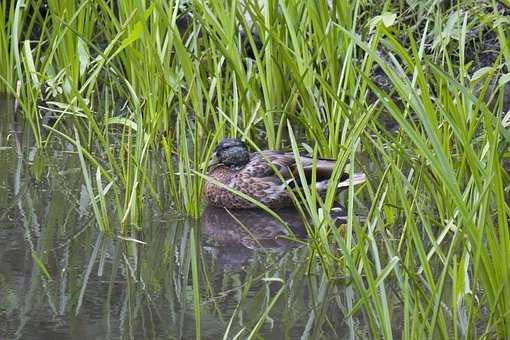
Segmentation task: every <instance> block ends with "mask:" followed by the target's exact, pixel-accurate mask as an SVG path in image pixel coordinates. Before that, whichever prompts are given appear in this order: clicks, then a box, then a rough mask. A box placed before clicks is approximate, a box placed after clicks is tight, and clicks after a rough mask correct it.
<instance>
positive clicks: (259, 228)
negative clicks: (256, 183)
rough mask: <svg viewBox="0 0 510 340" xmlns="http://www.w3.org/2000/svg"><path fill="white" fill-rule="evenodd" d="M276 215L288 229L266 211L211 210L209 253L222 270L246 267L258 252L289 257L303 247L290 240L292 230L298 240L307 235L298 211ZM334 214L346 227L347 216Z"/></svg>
mask: <svg viewBox="0 0 510 340" xmlns="http://www.w3.org/2000/svg"><path fill="white" fill-rule="evenodd" d="M275 212H276V213H277V214H278V215H279V216H280V218H281V219H282V220H283V221H284V222H285V223H286V224H287V227H286V226H284V225H282V223H281V222H279V221H278V220H277V219H276V218H274V217H273V216H271V215H270V214H268V213H266V212H265V211H262V210H256V209H245V210H227V209H225V208H216V207H212V206H208V207H207V208H206V209H205V211H204V214H203V215H202V223H201V224H202V234H203V235H204V236H205V237H204V241H205V244H206V246H205V249H206V250H207V251H208V252H210V253H211V254H214V256H215V257H216V258H217V261H218V263H219V264H220V265H221V266H226V267H239V266H241V265H243V264H245V263H246V262H247V261H248V260H249V259H250V258H251V257H252V256H254V254H255V252H256V251H258V250H265V251H269V252H271V253H273V254H283V253H285V252H286V251H287V250H289V249H291V248H293V247H296V246H297V245H299V243H298V242H295V241H292V240H289V238H291V237H292V235H291V232H289V229H290V230H291V231H292V233H293V234H294V235H293V237H294V238H302V239H303V238H305V237H306V235H307V234H306V229H305V223H304V221H303V219H302V218H301V215H300V214H299V213H298V212H297V211H296V210H295V209H292V208H286V209H280V210H276V211H275ZM331 214H332V217H333V219H334V220H335V222H336V223H337V224H342V223H345V221H346V217H345V212H344V211H343V210H342V209H341V208H335V209H334V210H333V211H332V213H331ZM240 224H242V225H240Z"/></svg>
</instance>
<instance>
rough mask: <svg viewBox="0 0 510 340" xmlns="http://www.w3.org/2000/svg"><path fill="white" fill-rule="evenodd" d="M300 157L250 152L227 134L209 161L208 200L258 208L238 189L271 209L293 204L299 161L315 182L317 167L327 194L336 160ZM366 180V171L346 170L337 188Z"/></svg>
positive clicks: (320, 187) (321, 190)
mask: <svg viewBox="0 0 510 340" xmlns="http://www.w3.org/2000/svg"><path fill="white" fill-rule="evenodd" d="M298 157H299V158H300V162H297V161H296V158H295V155H294V153H292V152H284V151H277V150H263V151H258V152H250V151H249V149H248V146H247V145H246V143H244V142H243V141H242V140H241V139H238V138H224V139H223V140H222V141H221V142H220V143H219V144H218V146H217V147H216V149H215V150H214V151H213V154H212V157H211V161H210V162H209V164H208V179H207V181H206V182H205V185H204V197H205V201H206V202H207V204H208V205H211V206H214V207H221V208H227V209H253V208H257V205H256V204H255V203H253V202H251V201H249V200H246V199H245V198H243V197H242V196H241V195H238V194H237V193H236V192H234V191H239V192H241V193H243V194H245V195H247V196H249V197H251V198H253V199H254V200H256V201H258V202H260V203H262V204H264V205H265V206H266V207H268V208H271V209H279V208H286V207H292V206H293V200H292V198H291V195H289V192H288V188H290V189H291V190H296V188H297V187H299V185H300V183H299V182H300V181H299V177H300V176H299V173H298V164H299V163H301V164H302V166H303V171H304V173H305V177H306V179H307V182H309V183H311V182H312V181H311V178H312V173H313V169H314V168H315V176H316V181H315V182H316V189H317V193H318V195H319V196H322V197H324V195H325V194H326V191H327V188H328V183H329V180H330V178H331V176H332V175H333V171H334V168H335V163H336V162H335V160H332V159H323V158H320V159H315V161H314V159H313V158H312V157H309V156H303V155H299V156H298ZM275 170H276V171H275ZM365 181H366V176H365V174H364V173H355V174H354V176H353V178H349V175H348V174H347V173H343V174H342V175H341V178H340V181H339V183H338V188H340V189H342V188H347V187H348V186H349V184H350V183H352V184H353V185H358V184H361V183H364V182H365ZM218 184H220V185H218ZM226 187H228V188H230V189H233V191H231V190H228V189H226Z"/></svg>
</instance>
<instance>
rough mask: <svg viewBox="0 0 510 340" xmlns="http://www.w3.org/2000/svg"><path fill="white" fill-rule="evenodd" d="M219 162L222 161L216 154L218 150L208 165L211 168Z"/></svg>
mask: <svg viewBox="0 0 510 340" xmlns="http://www.w3.org/2000/svg"><path fill="white" fill-rule="evenodd" d="M219 163H220V161H219V159H218V156H217V155H216V152H215V153H213V154H212V157H211V160H210V161H209V163H208V164H207V166H208V167H209V168H211V167H213V166H215V165H217V164H219Z"/></svg>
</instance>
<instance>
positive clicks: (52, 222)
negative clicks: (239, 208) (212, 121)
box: [0, 100, 364, 340]
mask: <svg viewBox="0 0 510 340" xmlns="http://www.w3.org/2000/svg"><path fill="white" fill-rule="evenodd" d="M11 107H12V102H9V101H5V100H3V101H0V122H1V124H2V125H1V127H0V259H1V261H0V339H80V340H85V339H188V338H194V337H195V334H196V325H195V317H196V314H195V310H196V306H195V303H194V297H193V275H192V270H191V259H192V257H193V256H196V258H197V259H198V267H199V270H198V271H199V286H200V287H199V292H200V313H201V333H202V338H204V339H221V338H223V336H224V334H225V332H226V330H227V329H228V328H229V322H230V320H232V321H231V325H230V331H229V334H228V336H227V338H229V339H230V338H233V337H234V336H235V335H236V334H238V333H239V334H241V336H240V338H246V337H247V336H248V334H250V332H251V330H252V329H253V327H254V326H255V325H256V324H257V322H258V321H259V320H262V325H261V328H260V331H259V334H260V335H261V336H262V337H263V338H265V339H296V338H300V337H302V338H303V339H306V338H310V339H316V338H326V339H327V338H335V339H338V338H344V337H345V338H349V337H350V336H352V335H353V334H354V333H357V334H364V328H363V327H361V326H360V325H362V324H363V322H362V319H361V317H351V318H349V319H344V315H345V313H344V312H345V310H347V306H349V305H353V304H354V303H355V301H353V294H352V292H351V291H350V290H349V289H348V288H346V287H344V286H342V285H341V283H339V284H331V283H327V281H326V280H325V276H324V274H323V273H322V272H321V271H320V269H319V268H318V266H317V263H316V260H315V259H314V260H310V253H309V248H308V247H305V246H303V245H302V244H301V243H300V242H298V241H296V240H299V239H302V238H303V237H304V235H305V234H306V233H305V230H304V227H303V224H302V221H301V219H300V218H299V216H298V215H297V214H296V213H295V212H292V211H286V212H283V213H282V217H283V218H284V219H285V220H286V221H287V223H288V224H289V225H291V226H292V228H291V230H292V231H290V230H288V229H286V228H284V227H283V226H282V225H280V224H279V223H277V222H275V221H274V220H273V219H271V218H269V217H268V216H267V215H265V214H261V213H256V212H241V213H236V216H235V218H233V217H232V216H231V215H229V214H228V213H226V212H225V211H223V210H219V209H211V208H209V209H207V210H206V212H205V213H204V217H203V218H202V219H201V220H200V221H194V220H189V219H184V218H182V217H179V216H177V215H176V214H174V213H172V212H168V211H159V209H157V208H153V207H151V206H150V205H148V206H146V207H145V209H144V212H143V213H144V225H143V228H142V229H141V231H140V232H139V233H137V234H136V235H131V236H132V238H128V239H120V238H118V237H116V236H115V235H114V236H113V237H110V236H106V235H102V234H100V233H99V232H98V231H97V227H96V225H95V219H94V218H93V215H92V211H91V208H90V206H89V204H88V203H89V198H88V197H87V195H86V190H85V189H84V186H83V180H82V174H81V170H80V165H79V162H78V159H77V157H76V154H75V153H73V152H72V147H71V146H70V145H67V144H65V143H64V142H62V143H61V144H59V143H56V145H55V146H52V147H50V148H49V149H48V150H47V151H46V152H45V153H44V154H43V153H41V152H40V151H38V150H36V149H35V148H32V147H30V145H33V141H32V140H31V139H30V135H29V133H28V132H26V131H29V129H28V128H23V126H21V124H19V123H17V122H16V120H15V119H14V118H13V117H14V114H13V112H12V108H11ZM237 221H239V222H241V223H242V224H243V225H244V227H243V226H240V224H239V223H238V222H237ZM245 227H246V228H247V229H248V230H249V231H247V230H246V229H245ZM192 240H193V241H194V242H195V243H196V244H197V247H196V252H195V253H194V254H193V247H192V246H191V241H192ZM138 241H142V242H143V243H141V242H138ZM274 299H276V303H275V304H274V305H273V306H272V308H271V309H270V311H269V314H268V315H267V317H264V316H263V312H264V311H265V310H266V309H268V308H269V306H270V305H271V303H272V301H273V300H274ZM354 330H356V331H354Z"/></svg>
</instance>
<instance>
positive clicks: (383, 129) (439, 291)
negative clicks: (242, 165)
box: [0, 0, 510, 339]
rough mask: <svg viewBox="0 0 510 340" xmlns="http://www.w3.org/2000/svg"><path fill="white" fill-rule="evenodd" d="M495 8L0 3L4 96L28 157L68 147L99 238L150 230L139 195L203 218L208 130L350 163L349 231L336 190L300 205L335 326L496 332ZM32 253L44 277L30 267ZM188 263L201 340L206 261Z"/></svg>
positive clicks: (505, 66) (507, 56)
mask: <svg viewBox="0 0 510 340" xmlns="http://www.w3.org/2000/svg"><path fill="white" fill-rule="evenodd" d="M508 7H509V4H508V1H496V0H492V1H489V0H487V1H475V0H467V1H461V0H458V1H440V0H427V1H414V0H408V1H403V0H401V1H382V0H358V1H340V0H337V1H332V5H331V6H330V5H328V2H327V1H298V0H285V1H273V0H270V1H267V4H266V5H265V6H264V7H260V5H259V3H258V2H256V1H251V0H245V1H235V0H233V1H218V0H209V1H199V0H193V1H190V2H189V3H188V4H181V5H180V6H179V2H178V1H163V0H156V1H144V0H128V1H106V0H97V1H72V0H67V1H57V0H47V1H43V0H34V1H16V2H15V1H11V2H7V3H6V2H2V4H1V5H0V8H2V11H3V13H5V15H4V16H2V17H0V60H1V61H2V62H1V63H0V89H1V90H4V91H6V92H8V93H10V94H11V95H13V96H15V97H16V99H17V102H18V103H19V106H20V108H21V110H20V114H21V115H22V116H23V117H24V118H25V120H26V121H27V122H28V123H29V124H30V127H31V129H32V131H33V136H34V144H35V145H36V146H37V147H38V148H39V152H41V153H44V151H45V150H46V149H47V148H49V147H50V145H52V144H53V143H58V142H62V143H71V144H72V145H73V146H74V149H75V150H76V153H77V157H78V159H79V167H80V169H81V172H82V174H83V177H84V181H83V182H84V184H85V188H86V190H87V193H88V195H89V196H90V197H93V198H94V199H92V200H91V208H92V209H93V213H94V217H95V221H96V223H97V226H98V228H99V229H100V230H101V231H102V232H104V233H106V234H116V235H121V236H123V237H124V236H128V235H134V234H136V233H138V232H141V231H143V232H145V233H146V232H148V231H147V230H145V223H144V214H145V212H144V207H146V205H145V206H144V202H146V201H147V200H151V201H153V202H155V203H156V204H157V205H158V206H159V207H160V208H161V209H164V210H170V209H171V210H175V211H176V212H178V213H179V214H181V215H188V216H191V217H194V218H198V217H199V216H200V215H201V213H202V210H203V203H202V200H201V194H202V193H201V191H202V188H203V184H204V180H206V178H207V177H206V173H207V162H208V159H209V157H210V155H211V154H212V150H213V148H214V147H215V145H216V144H217V142H218V141H219V140H220V139H221V138H222V137H223V136H238V137H241V138H244V139H245V140H247V141H248V142H249V144H250V145H251V147H252V148H253V149H263V148H266V147H267V148H275V149H287V150H292V151H294V152H295V153H298V152H302V151H305V152H308V153H310V154H312V155H314V156H315V157H328V158H335V159H337V160H338V161H337V170H338V173H339V172H340V170H341V169H344V168H348V169H349V171H351V172H354V171H359V170H361V171H364V172H366V173H367V174H368V177H369V180H368V183H367V184H366V185H364V186H361V187H360V188H356V192H354V188H353V187H352V186H351V187H350V188H349V190H347V193H346V194H345V195H344V196H345V203H346V206H347V207H348V223H347V224H346V226H345V228H344V229H345V230H341V229H338V228H337V226H335V224H334V223H333V221H332V219H331V218H330V211H331V208H332V206H333V205H334V200H335V198H336V196H337V194H338V193H337V192H335V185H334V183H333V184H332V185H331V186H330V189H329V191H328V195H327V197H326V199H325V200H324V201H323V202H321V201H317V199H316V192H314V189H313V186H311V187H305V188H303V190H302V192H300V193H298V194H297V195H296V203H297V205H298V209H299V210H300V211H302V212H303V214H304V215H307V216H309V217H310V219H309V223H308V225H307V231H308V234H309V238H308V240H307V244H308V248H307V251H308V268H315V265H316V263H319V265H320V268H321V270H322V271H323V277H324V281H325V282H328V284H331V283H332V282H336V281H337V280H338V279H339V277H342V278H344V277H345V279H344V280H343V281H344V283H345V282H347V283H348V284H349V293H348V294H347V295H348V296H349V299H348V303H347V305H348V308H347V311H346V315H347V323H348V324H349V325H352V324H353V319H352V318H353V316H359V315H361V316H362V317H363V320H364V321H365V322H366V324H367V327H368V331H369V333H370V334H371V335H372V336H373V337H381V338H385V339H391V338H393V337H396V338H399V337H403V338H408V339H411V338H444V339H450V338H478V337H485V338H494V337H500V338H504V337H505V336H508V335H509V334H510V313H509V311H510V281H509V278H510V264H509V262H508V261H507V258H509V257H510V231H509V228H508V218H509V216H508V215H509V214H510V209H509V208H510V207H509V204H508V201H509V194H508V190H509V185H510V178H509V176H508V173H507V171H506V170H505V164H507V162H508V158H509V152H508V146H509V142H510V134H509V133H508V125H509V124H510V123H509V122H510V111H509V112H505V110H507V111H508V107H507V106H508V101H509V100H508V98H510V91H509V88H510V66H509V65H510V14H509V13H510V10H509V8H508ZM259 40H260V43H259ZM346 165H348V167H346ZM162 176H163V179H162ZM337 177H339V176H337ZM338 180H339V178H335V179H334V182H335V181H338ZM163 198H164V199H163ZM167 199H169V200H170V201H171V203H169V202H168V200H167ZM360 212H366V215H367V216H366V220H365V219H364V221H363V222H362V223H360V222H358V220H357V219H356V218H355V214H358V213H360ZM191 229H194V228H191ZM196 237H197V236H196V234H194V233H193V234H192V236H190V247H189V249H190V251H191V253H192V254H196V253H197V252H199V247H198V243H197V242H198V239H197V238H196ZM98 240H99V239H98ZM98 242H99V241H98ZM129 244H130V246H129V247H126V252H127V253H128V254H129V255H133V254H135V253H136V251H137V250H136V249H137V248H136V244H134V243H129ZM98 247H99V246H98ZM129 255H128V256H129ZM133 256H134V255H133ZM34 259H36V262H37V263H38V264H40V265H41V266H42V268H44V258H41V257H37V255H34ZM190 259H191V260H190V262H189V265H190V266H191V269H192V271H191V272H192V278H191V280H192V281H193V284H194V290H193V292H192V295H193V299H194V300H193V303H194V309H195V315H196V316H197V320H198V321H197V323H196V330H197V331H196V334H200V330H201V329H200V322H199V319H200V315H201V313H200V300H201V295H202V293H203V292H200V291H199V290H198V281H199V280H201V279H202V278H201V277H200V276H201V275H202V276H203V272H202V271H201V270H200V266H201V265H202V264H201V263H200V260H199V257H198V256H197V255H192V256H191V257H190ZM309 271H311V269H309ZM201 273H202V274H201ZM186 275H187V274H186ZM280 280H283V281H284V282H285V278H284V277H281V278H280V277H268V278H267V280H266V283H267V284H268V285H269V284H273V285H276V284H277V283H278V282H281V281H280ZM271 282H272V283H271ZM324 285H325V284H324ZM321 287H322V284H321ZM273 293H274V294H273V295H272V296H270V297H268V298H267V300H266V302H267V304H266V307H267V310H266V311H265V312H263V313H262V314H260V315H259V317H260V318H261V319H260V322H256V323H255V324H254V328H252V329H250V330H249V331H248V330H246V331H245V333H243V334H242V335H240V336H248V334H250V332H251V335H250V336H253V337H254V336H255V335H256V332H257V328H258V327H259V326H260V325H261V323H262V322H263V319H265V318H267V317H268V315H270V314H271V310H270V309H271V308H272V306H273V304H274V302H275V301H276V300H274V299H282V298H284V295H285V294H287V293H284V294H283V295H282V291H280V290H276V291H274V292H273ZM319 295H320V294H319ZM273 298H274V299H273ZM323 298H324V297H323ZM229 325H230V324H229ZM229 329H230V327H227V330H226V331H227V332H228V330H229ZM202 334H203V329H202ZM226 336H227V337H228V336H233V335H232V334H230V335H226ZM310 336H312V335H310Z"/></svg>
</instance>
